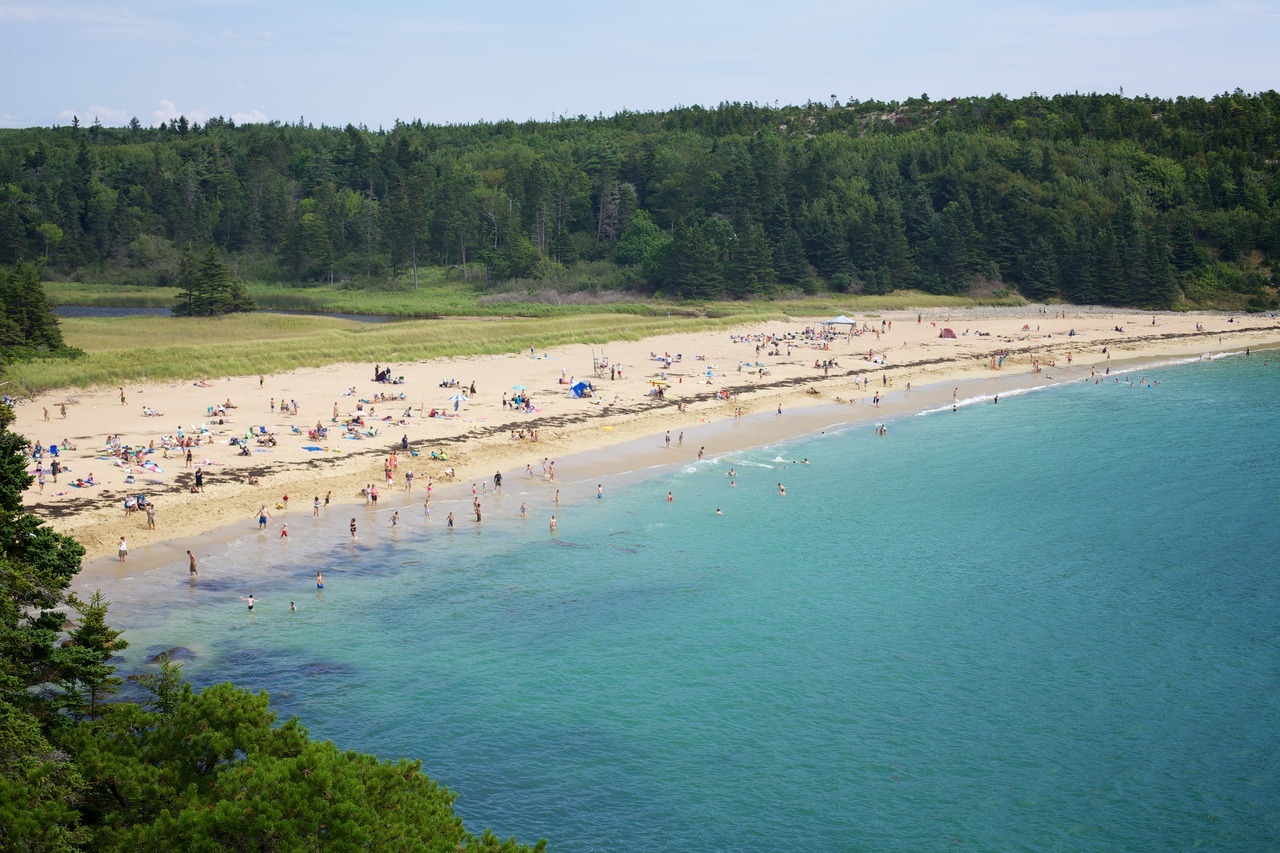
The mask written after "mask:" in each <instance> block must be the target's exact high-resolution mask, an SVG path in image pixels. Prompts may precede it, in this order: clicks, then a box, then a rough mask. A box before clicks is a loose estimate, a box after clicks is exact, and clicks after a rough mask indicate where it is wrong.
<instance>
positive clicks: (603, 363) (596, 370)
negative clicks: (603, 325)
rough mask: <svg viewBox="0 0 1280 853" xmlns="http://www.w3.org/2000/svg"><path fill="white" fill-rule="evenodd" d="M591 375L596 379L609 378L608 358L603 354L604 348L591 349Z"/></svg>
mask: <svg viewBox="0 0 1280 853" xmlns="http://www.w3.org/2000/svg"><path fill="white" fill-rule="evenodd" d="M591 373H592V375H594V376H595V378H596V379H608V378H609V357H608V356H606V355H605V354H604V348H603V347H601V348H599V349H597V348H596V347H592V348H591Z"/></svg>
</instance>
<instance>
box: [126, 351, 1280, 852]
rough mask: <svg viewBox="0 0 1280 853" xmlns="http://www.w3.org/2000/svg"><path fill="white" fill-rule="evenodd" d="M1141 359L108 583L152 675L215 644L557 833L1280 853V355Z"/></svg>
mask: <svg viewBox="0 0 1280 853" xmlns="http://www.w3.org/2000/svg"><path fill="white" fill-rule="evenodd" d="M1139 378H1145V379H1146V380H1147V381H1146V382H1144V383H1138V379H1139ZM1123 380H1124V381H1122V382H1120V383H1116V382H1114V381H1111V380H1108V381H1107V382H1106V383H1104V384H1102V385H1096V386H1095V385H1091V384H1090V385H1086V384H1083V383H1076V384H1071V385H1066V386H1059V387H1055V388H1051V389H1047V390H1043V391H1038V392H1035V393H1028V394H1025V395H1021V396H1009V395H1002V397H1001V399H1000V402H999V404H998V405H994V404H991V403H990V402H983V403H975V404H973V405H970V406H964V407H962V408H961V409H960V411H959V412H957V413H952V412H951V411H950V408H949V407H948V408H947V409H945V410H944V411H941V412H934V413H931V414H919V415H912V416H907V417H901V418H898V419H896V420H894V421H891V422H889V424H888V435H887V436H885V437H877V436H876V435H874V434H873V432H872V430H871V427H870V425H860V426H857V427H851V428H848V429H845V430H839V429H837V430H828V431H826V432H825V433H823V434H820V435H811V436H808V437H805V438H802V439H797V440H795V441H793V442H790V443H787V444H783V445H776V446H770V447H763V448H758V449H755V450H751V451H746V452H742V453H734V454H731V455H728V456H716V455H715V454H714V448H711V447H709V448H708V450H709V452H710V453H711V455H710V456H709V457H708V458H707V459H706V460H705V461H703V462H701V463H695V462H694V461H693V460H692V459H690V460H689V461H688V462H687V463H686V464H682V465H676V466H667V467H662V468H656V469H651V470H647V471H639V472H632V473H630V474H628V475H623V476H615V477H611V478H609V479H608V480H606V482H605V489H606V491H605V497H604V499H603V500H597V499H596V497H595V492H596V490H595V482H574V481H573V480H572V477H571V476H570V478H569V480H568V481H566V482H561V483H560V484H559V485H560V487H561V489H562V491H563V495H564V497H563V503H562V504H561V505H560V506H559V507H558V508H557V507H553V506H552V505H551V503H550V497H551V491H552V490H551V489H550V488H549V487H547V485H546V484H544V483H542V482H541V481H539V482H530V481H528V480H526V479H524V478H523V477H521V476H518V474H517V472H511V474H510V475H509V476H508V477H507V489H506V492H507V493H506V494H505V495H504V496H503V497H501V498H498V499H494V498H492V497H488V498H486V499H485V500H484V501H483V503H484V507H485V516H484V522H483V524H482V525H476V524H475V523H474V522H473V521H471V520H469V519H470V516H469V515H468V514H467V513H466V512H465V509H466V505H467V504H468V503H469V498H468V499H467V500H462V501H459V502H457V503H453V504H447V503H445V502H443V501H433V507H432V513H433V517H432V518H431V519H430V520H429V521H426V520H424V519H423V518H422V514H421V502H420V501H421V497H420V496H419V498H418V500H416V501H414V502H412V503H409V504H405V505H399V504H395V505H396V506H398V507H399V508H400V511H401V523H400V525H399V526H397V527H396V528H394V529H392V528H390V527H388V526H387V522H388V519H389V510H390V508H391V507H387V508H385V509H384V511H380V512H379V513H377V514H376V515H370V514H366V512H365V510H364V509H363V507H361V508H359V509H358V510H356V511H355V515H356V516H357V517H358V519H359V523H360V525H361V537H360V539H359V540H358V541H357V542H356V543H355V544H354V545H352V544H351V543H350V541H349V538H348V535H347V532H346V520H347V518H346V516H347V515H348V514H349V513H347V511H345V510H339V512H341V513H343V514H344V517H342V518H337V517H334V518H330V519H326V520H324V521H323V522H322V523H321V524H319V525H318V526H317V527H315V528H314V529H313V528H311V524H312V522H311V519H310V518H309V515H310V512H309V507H308V508H305V509H304V510H302V511H299V512H298V513H297V516H298V517H296V518H293V519H291V520H290V530H291V533H292V534H293V535H292V537H291V539H290V541H289V542H288V543H281V542H280V541H279V540H278V539H276V538H275V537H274V536H262V537H255V536H250V537H247V538H245V539H243V540H241V541H238V542H236V543H233V544H232V545H231V546H230V547H229V548H228V549H227V550H226V551H225V552H220V553H219V554H217V555H214V556H211V557H209V558H208V559H207V560H206V562H205V564H204V566H203V568H202V571H203V575H204V576H203V577H202V578H201V581H200V582H199V584H197V585H196V586H194V587H191V586H189V585H188V584H187V582H186V579H185V577H182V575H185V570H184V569H182V568H178V569H174V570H164V571H157V572H152V573H150V574H149V575H147V576H146V577H143V578H137V579H133V580H129V581H120V582H115V583H112V584H109V585H107V586H105V587H104V591H105V592H106V593H107V594H108V597H109V598H111V599H112V601H113V621H114V622H116V623H117V624H120V625H123V626H126V627H128V628H129V634H128V638H129V639H130V640H131V642H132V643H133V648H132V649H131V650H130V655H131V658H130V660H131V662H133V663H137V662H138V661H141V660H142V659H143V658H144V657H145V656H146V655H148V654H152V653H154V652H155V651H157V650H159V649H162V648H167V647H169V646H185V647H188V648H190V649H192V650H193V651H194V652H195V654H196V658H195V659H194V660H193V661H191V662H190V663H188V664H187V665H186V672H187V674H188V675H189V677H191V678H192V679H193V680H194V681H195V682H196V683H197V684H205V683H209V682H211V681H221V680H226V679H229V680H232V681H235V682H236V683H238V684H241V685H243V686H247V687H252V688H254V689H264V690H268V691H269V692H270V693H271V694H272V697H273V702H274V705H275V707H276V708H277V710H278V711H279V712H281V714H282V715H288V714H298V715H299V716H300V717H301V718H302V720H303V722H304V723H305V724H306V725H307V726H308V727H309V728H310V730H311V732H312V734H313V735H315V736H318V737H323V738H332V739H333V740H335V741H336V742H337V743H338V744H340V745H341V746H343V747H347V748H353V749H358V750H362V751H367V752H372V753H375V754H378V755H380V756H382V757H386V758H395V757H401V756H407V757H415V758H420V759H422V761H423V764H424V767H425V769H426V771H427V772H428V773H429V774H431V775H432V776H433V777H435V778H437V779H439V780H440V781H442V782H443V783H444V784H445V785H447V786H448V787H450V788H451V789H453V790H454V791H455V792H457V793H458V794H459V798H458V801H457V804H456V807H457V810H458V812H459V813H460V814H461V815H462V817H463V819H464V821H465V822H466V824H467V826H468V828H469V829H471V830H473V831H476V832H478V831H480V830H481V829H483V828H484V827H486V826H487V827H491V828H493V829H494V830H495V831H496V832H498V833H499V834H500V835H502V836H507V835H515V836H517V837H518V838H520V839H521V840H524V841H530V842H531V841H534V840H536V839H538V838H539V837H544V836H545V837H546V838H548V839H550V841H551V847H552V849H554V850H561V851H585V850H658V851H674V850H742V851H757V850H759V851H764V850H802V849H809V850H868V851H874V850H943V849H946V850H953V849H967V850H1086V849H1096V850H1104V849H1105V850H1134V851H1148V850H1186V849H1191V848H1194V847H1202V848H1206V849H1214V850H1250V851H1252V850H1266V849H1277V848H1280V604H1278V602H1280V557H1278V555H1280V524H1278V523H1277V522H1278V521H1280V469H1278V467H1277V459H1278V458H1280V453H1278V452H1277V451H1278V450H1280V448H1278V447H1277V444H1280V360H1277V359H1275V358H1274V357H1273V358H1272V359H1271V363H1270V364H1269V365H1264V363H1263V358H1262V357H1261V356H1260V355H1258V354H1255V355H1253V356H1250V357H1233V358H1223V359H1219V360H1216V361H1212V362H1200V363H1194V364H1187V365H1181V366H1164V367H1159V368H1150V367H1149V368H1146V369H1144V370H1141V371H1138V372H1135V373H1132V374H1128V375H1125V376H1124V377H1123ZM1130 380H1132V384H1131V383H1130ZM1156 382H1158V383H1159V384H1155V383H1156ZM689 455H690V456H692V453H690V454H689ZM806 457H807V458H808V459H809V460H810V464H808V465H804V464H794V463H793V462H792V461H791V460H799V459H803V458H806ZM535 467H536V463H535ZM731 467H732V468H734V469H735V472H736V476H735V477H734V479H735V480H736V483H737V485H736V487H731V486H730V485H729V482H730V477H729V475H728V472H729V469H730V468H731ZM562 471H563V472H564V473H566V474H568V471H567V468H564V467H563V466H562ZM778 482H782V483H783V484H784V485H785V487H786V495H785V496H781V495H779V494H778V489H777V483H778ZM668 491H671V492H673V494H674V497H675V500H674V501H673V502H671V503H668V502H667V501H666V494H667V492H668ZM522 500H524V501H526V502H527V503H528V504H529V506H530V513H529V518H528V519H526V520H521V519H519V517H518V512H517V509H518V507H519V504H520V502H521V501H522ZM717 508H720V509H721V510H722V511H723V514H722V515H717V514H716V512H715V511H716V509H717ZM449 509H453V510H454V511H455V514H456V515H457V517H458V519H459V520H458V526H457V527H456V528H455V529H454V531H453V532H452V533H449V532H448V531H446V530H445V527H444V520H443V516H444V514H445V513H446V512H447V511H448V510H449ZM552 512H555V513H556V514H557V515H558V517H559V531H558V534H557V535H556V536H555V537H554V538H553V537H552V536H551V535H550V534H549V531H548V524H547V521H548V518H549V516H550V514H551V513H552ZM317 568H320V569H322V570H323V571H324V573H325V579H326V589H325V590H324V591H323V593H317V591H316V590H315V583H314V574H315V571H316V569H317ZM249 592H253V593H254V594H255V595H257V596H258V597H260V598H261V600H262V603H261V604H259V606H258V609H257V611H256V612H255V613H254V614H252V615H249V614H248V613H247V612H246V611H245V609H244V606H243V604H242V603H241V602H240V601H239V600H238V599H237V598H236V596H238V595H247V594H248V593H249ZM291 600H292V601H296V602H297V605H298V608H299V610H298V612H297V613H296V614H290V613H289V612H288V605H289V601H291Z"/></svg>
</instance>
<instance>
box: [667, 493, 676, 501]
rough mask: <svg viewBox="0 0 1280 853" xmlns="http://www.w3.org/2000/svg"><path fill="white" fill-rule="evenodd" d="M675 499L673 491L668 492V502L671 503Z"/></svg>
mask: <svg viewBox="0 0 1280 853" xmlns="http://www.w3.org/2000/svg"><path fill="white" fill-rule="evenodd" d="M675 499H676V497H675V495H673V494H671V492H667V503H671V502H672V501H674V500H675Z"/></svg>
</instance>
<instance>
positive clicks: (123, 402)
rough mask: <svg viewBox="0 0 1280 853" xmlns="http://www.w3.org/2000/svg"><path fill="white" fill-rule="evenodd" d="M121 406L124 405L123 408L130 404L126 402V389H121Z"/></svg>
mask: <svg viewBox="0 0 1280 853" xmlns="http://www.w3.org/2000/svg"><path fill="white" fill-rule="evenodd" d="M120 405H122V406H125V405H128V403H127V402H126V401H125V399H124V389H123V388H121V389H120Z"/></svg>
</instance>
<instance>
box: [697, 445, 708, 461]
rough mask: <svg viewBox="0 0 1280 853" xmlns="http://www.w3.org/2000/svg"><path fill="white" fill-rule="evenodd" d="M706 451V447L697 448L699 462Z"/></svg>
mask: <svg viewBox="0 0 1280 853" xmlns="http://www.w3.org/2000/svg"><path fill="white" fill-rule="evenodd" d="M706 453H707V449H706V448H705V447H699V448H698V461H699V462H701V461H702V457H703V456H705V455H706Z"/></svg>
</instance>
